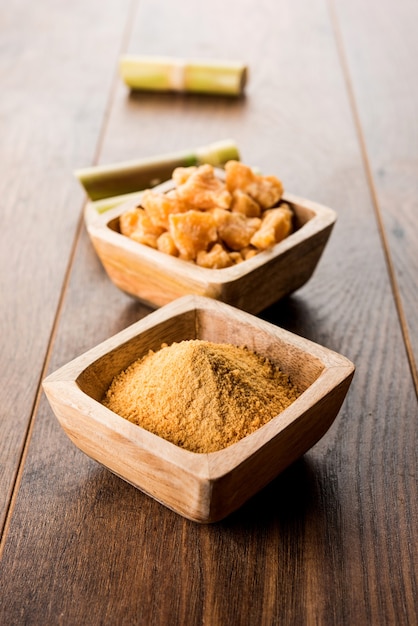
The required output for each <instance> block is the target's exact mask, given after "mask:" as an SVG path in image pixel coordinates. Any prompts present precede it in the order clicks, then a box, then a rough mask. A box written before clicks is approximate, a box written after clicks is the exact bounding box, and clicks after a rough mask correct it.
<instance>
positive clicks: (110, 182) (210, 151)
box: [74, 139, 240, 201]
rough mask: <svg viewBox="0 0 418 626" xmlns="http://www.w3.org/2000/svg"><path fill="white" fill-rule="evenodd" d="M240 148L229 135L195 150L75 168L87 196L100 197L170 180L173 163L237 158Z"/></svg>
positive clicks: (184, 164)
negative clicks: (224, 138) (227, 137)
mask: <svg viewBox="0 0 418 626" xmlns="http://www.w3.org/2000/svg"><path fill="white" fill-rule="evenodd" d="M239 159H240V156H239V151H238V148H237V146H236V144H235V142H234V141H233V140H231V139H227V140H224V141H218V142H214V143H212V144H209V145H207V146H202V147H200V148H196V149H194V150H184V151H181V152H175V153H171V154H166V155H161V156H156V157H150V158H146V159H139V160H137V161H125V162H122V163H116V164H111V165H97V166H92V167H86V168H84V169H79V170H76V171H75V172H74V174H75V176H76V177H77V178H78V180H79V181H80V183H81V184H82V185H83V187H84V189H85V191H86V193H87V195H88V197H89V198H90V200H93V201H96V200H103V199H106V198H113V197H115V196H121V195H125V194H128V193H133V192H138V191H142V190H143V189H150V188H152V187H155V186H156V185H158V184H160V183H161V182H164V181H165V180H169V179H170V178H171V175H172V173H173V170H174V169H175V168H176V167H189V166H190V165H201V164H203V163H210V164H212V165H214V166H216V167H222V165H224V164H225V163H226V162H227V161H230V160H236V161H239Z"/></svg>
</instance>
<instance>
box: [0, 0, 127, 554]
mask: <svg viewBox="0 0 418 626" xmlns="http://www.w3.org/2000/svg"><path fill="white" fill-rule="evenodd" d="M137 8H138V0H131V3H130V5H129V7H128V11H127V17H126V22H125V26H124V29H123V31H122V36H121V44H120V48H119V50H118V52H117V59H116V63H115V68H114V72H113V77H112V80H111V83H110V89H109V95H108V98H107V101H106V105H105V109H104V113H103V122H102V124H101V127H100V130H99V135H98V138H97V144H96V149H95V151H94V156H93V160H92V165H97V164H98V162H99V158H100V154H101V151H102V148H103V143H104V139H105V136H106V131H107V127H108V124H109V118H110V112H111V109H112V106H113V102H114V99H115V94H116V89H117V84H118V81H119V72H118V59H119V56H120V55H121V54H122V53H123V52H124V51H125V50H126V48H127V44H128V42H129V39H130V37H131V33H132V25H133V24H134V22H135V14H136V11H137ZM85 204H86V200H84V201H83V203H82V206H81V209H80V216H79V219H78V222H77V226H76V230H75V234H74V239H73V243H72V246H71V249H70V255H69V258H68V264H67V268H66V270H65V274H64V280H63V283H62V288H61V293H60V296H59V299H58V305H57V309H56V312H55V316H54V320H53V323H52V328H51V334H50V338H49V341H48V344H47V348H46V352H45V358H44V362H43V365H42V369H41V374H40V377H39V380H38V384H37V388H36V393H35V398H34V402H33V405H32V409H31V413H30V417H29V422H28V426H27V428H26V433H25V435H24V438H23V445H22V451H21V454H20V458H19V461H18V467H17V470H16V474H15V479H14V481H13V483H12V485H11V488H10V496H9V500H8V505H7V506H6V514H5V517H4V523H3V526H2V527H1V528H0V560H1V558H2V555H3V551H4V547H5V543H6V537H7V535H8V530H9V527H10V522H11V518H12V515H13V510H14V506H15V503H16V500H17V496H18V492H19V487H20V483H21V481H22V476H23V471H24V467H25V461H26V458H27V455H28V450H29V444H30V441H31V438H32V432H33V429H34V423H35V416H36V414H37V411H38V408H39V404H40V401H41V396H42V380H43V379H44V377H45V376H46V374H47V371H48V366H49V362H50V360H51V354H52V349H53V346H54V344H55V338H56V336H57V331H58V323H59V320H60V317H61V313H62V310H63V307H64V300H65V296H66V293H67V290H68V285H69V281H70V276H71V272H72V268H73V264H74V259H75V255H76V250H77V246H78V242H79V240H80V236H81V232H82V228H83V225H84V209H85Z"/></svg>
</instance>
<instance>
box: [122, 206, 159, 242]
mask: <svg viewBox="0 0 418 626" xmlns="http://www.w3.org/2000/svg"><path fill="white" fill-rule="evenodd" d="M119 226H120V231H121V233H122V235H127V236H128V237H130V238H131V239H134V240H135V241H137V242H138V243H143V244H145V245H146V246H150V247H151V248H156V247H157V239H158V237H159V236H160V235H161V234H162V233H163V232H164V229H163V228H161V227H159V226H155V224H153V222H152V221H151V220H150V218H149V216H148V215H147V213H146V212H145V211H144V209H141V208H138V207H136V208H134V209H132V210H130V211H127V212H126V213H124V214H123V215H121V216H120V219H119Z"/></svg>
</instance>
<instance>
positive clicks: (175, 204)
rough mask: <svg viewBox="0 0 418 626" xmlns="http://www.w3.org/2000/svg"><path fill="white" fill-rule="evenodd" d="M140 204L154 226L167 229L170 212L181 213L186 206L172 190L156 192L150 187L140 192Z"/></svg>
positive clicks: (185, 209)
mask: <svg viewBox="0 0 418 626" xmlns="http://www.w3.org/2000/svg"><path fill="white" fill-rule="evenodd" d="M141 206H142V207H143V208H144V209H145V211H146V213H147V215H148V216H149V218H150V220H151V221H152V223H153V224H154V225H155V226H160V227H161V228H164V229H165V230H167V229H168V216H169V215H171V213H181V212H183V211H187V206H185V205H184V203H183V202H181V200H180V199H179V198H178V197H177V194H176V193H175V192H174V193H172V192H169V193H158V192H157V191H153V190H152V189H147V190H146V191H144V193H143V194H142V198H141Z"/></svg>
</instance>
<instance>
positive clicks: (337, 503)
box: [0, 0, 418, 626]
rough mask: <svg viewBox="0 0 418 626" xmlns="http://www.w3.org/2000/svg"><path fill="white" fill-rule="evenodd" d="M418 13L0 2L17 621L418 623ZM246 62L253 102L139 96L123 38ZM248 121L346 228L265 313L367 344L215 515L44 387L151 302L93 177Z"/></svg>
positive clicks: (5, 372) (5, 543) (9, 483)
mask: <svg viewBox="0 0 418 626" xmlns="http://www.w3.org/2000/svg"><path fill="white" fill-rule="evenodd" d="M417 21H418V4H417V3H416V2H414V1H413V0H383V1H382V0H380V1H378V0H368V1H367V2H364V1H363V0H350V1H348V0H346V1H344V0H292V1H290V0H258V1H257V2H254V1H251V0H240V1H239V0H233V1H232V2H224V1H221V0H213V1H212V2H210V3H209V2H206V3H203V2H197V1H195V2H192V1H191V0H177V1H176V2H175V3H170V2H168V1H165V2H164V1H163V0H141V1H139V0H132V1H129V0H73V1H72V2H67V3H64V2H61V3H59V2H56V1H54V0H44V1H43V2H37V3H31V2H29V0H18V1H17V2H6V0H3V1H2V2H1V3H0V84H1V93H0V163H1V176H0V203H1V215H2V229H1V234H0V241H1V244H0V268H1V269H0V294H1V316H0V331H1V361H0V368H1V381H2V384H1V392H0V393H1V401H0V411H1V421H0V528H1V531H2V539H1V557H2V558H1V565H0V576H1V581H0V589H1V591H0V624H2V625H3V624H4V625H5V626H6V625H7V626H11V625H15V624H16V625H20V624H25V625H29V624H30V625H32V624H33V625H37V626H38V625H40V624H42V625H44V624H46V625H50V624H51V625H52V624H54V625H55V624H65V625H84V624H89V625H96V624H100V625H112V626H113V625H125V624H140V625H146V626H153V625H170V626H171V625H173V624H179V625H188V624H193V625H194V624H204V625H205V626H212V625H222V626H223V625H232V626H234V625H235V624H237V625H251V626H253V625H254V626H258V625H272V624H279V625H287V624H291V625H299V624H337V625H350V626H351V625H363V624H373V625H374V624H376V625H379V626H381V625H383V624H396V625H404V624H405V625H412V624H416V623H418V604H417V598H418V590H417V573H418V559H417V534H418V533H417V526H418V494H417V479H416V470H417V448H418V446H417V439H418V438H417V435H418V420H417V417H418V411H417V386H418V385H417V382H418V376H417V359H418V315H417V311H418V252H417V250H418V210H417V206H418V201H417V196H418V182H417V181H418V78H417V76H418V75H417V69H416V62H417V59H418V37H417V35H416V24H417ZM126 51H129V52H137V53H146V54H165V55H173V56H183V57H203V58H212V57H214V58H226V59H239V60H244V61H246V62H247V63H248V65H249V67H250V78H249V83H248V87H247V90H246V97H245V98H241V99H238V100H236V99H228V98H218V97H210V96H196V95H195V96H193V95H187V96H186V95H179V94H177V95H175V94H171V95H169V94H165V95H157V94H154V95H153V94H145V93H141V94H138V93H137V94H135V95H131V94H129V92H128V91H127V89H126V88H125V86H124V85H123V84H122V83H121V80H120V78H119V76H118V72H117V64H118V58H119V56H120V54H121V53H123V52H126ZM228 137H231V138H233V139H235V141H236V142H237V144H238V146H239V147H240V150H241V158H242V160H243V161H244V162H246V163H248V164H250V165H254V166H258V167H260V168H261V169H262V170H263V171H265V172H268V173H274V174H277V175H278V176H279V177H280V178H281V179H282V180H283V181H284V184H285V187H286V189H287V190H288V191H291V192H293V193H295V194H297V195H300V196H303V197H306V198H311V199H312V200H315V201H318V202H320V203H323V204H325V205H328V206H330V207H332V208H334V209H335V210H336V211H337V213H338V221H337V224H336V227H335V229H334V231H333V234H332V236H331V239H330V241H329V243H328V246H327V248H326V250H325V253H324V255H323V257H322V259H321V261H320V264H319V266H318V268H317V270H316V272H315V274H314V276H313V277H312V279H311V280H310V281H309V282H308V283H307V285H306V286H305V287H303V288H302V289H300V290H299V291H298V292H297V293H295V294H294V295H292V296H291V297H289V298H287V299H286V300H284V301H282V302H279V303H277V304H276V305H274V306H272V307H271V308H269V309H268V310H266V311H263V313H262V314H261V315H260V316H261V317H263V318H265V319H267V320H269V321H271V322H273V323H275V324H277V325H279V326H282V327H284V328H287V329H290V330H291V331H293V332H295V333H297V334H299V335H302V336H304V337H307V338H309V339H312V340H314V341H316V342H318V343H320V344H322V345H324V346H326V347H328V348H331V349H333V350H336V351H337V352H340V353H342V354H344V355H345V356H347V357H348V358H349V359H351V360H352V361H353V362H354V363H355V364H356V368H357V369H356V374H355V377H354V380H353V383H352V385H351V388H350V391H349V393H348V395H347V397H346V400H345V402H344V405H343V407H342V409H341V411H340V413H339V416H338V417H337V420H336V421H335V423H334V425H333V426H332V428H331V429H330V431H329V432H328V433H327V434H326V436H325V437H324V438H323V439H322V440H321V441H320V442H319V443H318V444H317V445H316V446H315V447H314V448H313V449H312V450H311V451H310V452H308V453H307V454H306V455H305V456H304V457H303V458H302V459H300V460H299V461H298V462H296V463H295V464H294V465H293V466H291V467H290V468H289V469H288V470H286V471H285V472H284V473H283V474H282V475H281V476H279V477H278V478H277V479H276V480H275V481H274V482H273V483H271V484H270V485H269V486H268V487H267V488H266V489H265V490H264V491H263V492H261V493H260V494H259V495H257V496H256V497H254V498H253V499H252V500H251V501H249V502H248V503H247V504H246V505H244V507H243V508H242V509H240V510H239V511H238V512H236V513H234V514H233V515H231V516H230V517H229V518H227V519H225V520H224V521H222V522H220V523H217V524H213V525H198V524H195V523H193V522H190V521H187V520H185V519H183V518H182V517H180V516H178V515H176V514H175V513H173V512H171V511H170V510H168V509H166V508H165V507H164V506H162V505H160V504H158V503H157V502H155V501H154V500H152V499H151V498H149V497H147V496H146V495H144V494H142V493H141V492H140V491H138V490H136V489H134V488H133V487H131V486H130V485H128V484H127V483H125V482H123V481H122V480H120V479H119V478H117V477H116V476H114V475H112V474H111V473H110V472H109V471H107V470H106V469H104V468H102V467H101V466H99V465H98V464H96V463H95V462H94V461H92V460H90V459H89V458H87V457H86V456H85V455H83V454H82V453H81V452H80V451H79V450H78V449H77V448H76V447H75V446H74V445H73V444H72V443H71V442H70V441H69V440H68V439H67V437H66V435H65V434H64V433H63V431H62V430H61V428H60V426H59V424H58V422H57V421H56V419H55V417H54V416H53V414H52V411H51V409H50V407H49V405H48V403H47V401H46V398H45V396H44V394H43V392H42V390H41V380H42V379H43V378H44V377H45V375H46V374H47V373H48V372H50V371H53V370H54V369H56V368H57V367H59V366H61V365H63V364H64V363H66V362H68V361H69V360H71V359H72V358H74V357H75V356H77V355H79V354H81V353H82V352H84V351H85V350H86V349H88V348H90V347H92V346H94V345H96V344H97V343H98V342H100V341H102V340H104V339H106V338H108V337H109V336H111V335H112V334H114V333H115V332H116V331H119V330H120V329H122V328H124V327H126V326H128V325H129V324H130V323H132V322H134V321H136V320H138V319H140V318H142V317H144V316H145V315H148V314H149V313H150V311H151V309H149V308H147V307H146V306H144V305H142V304H140V303H139V302H137V301H135V300H134V299H132V298H130V297H128V296H127V295H125V294H124V293H122V292H119V291H118V290H117V289H116V288H115V287H114V286H113V285H112V284H111V283H110V281H109V280H108V278H107V277H106V275H105V273H104V271H103V269H102V267H101V265H100V263H99V261H98V259H97V257H96V255H95V253H94V251H93V249H92V246H91V244H90V242H89V240H88V237H87V234H86V231H85V227H84V222H83V208H84V203H85V196H84V193H83V190H82V189H81V187H80V185H79V184H78V182H77V181H76V180H75V178H74V176H73V170H74V169H76V168H79V167H84V166H87V165H91V164H97V163H112V162H117V161H122V160H127V159H132V158H137V157H145V156H151V155H158V154H162V153H166V152H171V151H173V150H180V149H183V148H188V147H191V146H192V147H193V146H199V145H204V144H205V143H210V142H211V141H216V140H218V139H224V138H228Z"/></svg>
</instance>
